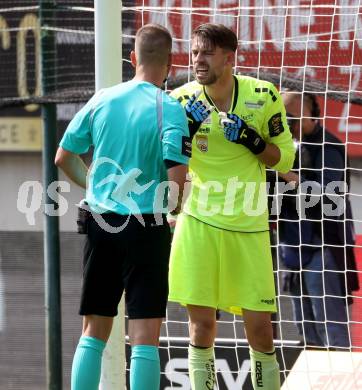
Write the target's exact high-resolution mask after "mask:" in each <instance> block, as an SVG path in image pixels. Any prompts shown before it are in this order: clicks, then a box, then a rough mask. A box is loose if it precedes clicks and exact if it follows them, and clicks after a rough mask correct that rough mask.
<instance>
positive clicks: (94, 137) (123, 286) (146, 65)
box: [55, 25, 190, 390]
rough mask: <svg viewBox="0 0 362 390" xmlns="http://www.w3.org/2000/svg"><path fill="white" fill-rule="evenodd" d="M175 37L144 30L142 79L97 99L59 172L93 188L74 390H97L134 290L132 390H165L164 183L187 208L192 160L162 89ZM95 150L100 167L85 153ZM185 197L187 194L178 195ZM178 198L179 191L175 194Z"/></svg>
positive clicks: (65, 145) (137, 60) (139, 49)
mask: <svg viewBox="0 0 362 390" xmlns="http://www.w3.org/2000/svg"><path fill="white" fill-rule="evenodd" d="M171 46H172V40H171V35H170V33H169V31H168V30H167V29H165V28H164V27H162V26H159V25H146V26H144V27H142V28H141V29H140V30H138V32H137V35H136V42H135V51H133V52H132V53H131V62H132V64H133V66H134V67H135V69H136V75H135V77H134V78H133V79H132V80H131V81H128V82H125V83H122V84H119V85H116V86H114V87H111V88H107V89H103V90H100V91H99V92H97V93H96V94H95V95H94V96H93V98H92V99H91V100H90V101H89V102H88V103H87V104H86V105H85V106H84V107H83V109H81V110H80V111H79V112H78V113H77V114H76V115H75V117H74V118H73V120H72V121H71V122H70V124H69V126H68V128H67V130H66V132H65V134H64V137H63V139H62V140H61V142H60V146H59V149H58V152H57V155H56V159H55V163H56V165H57V166H58V167H60V168H61V169H62V170H63V171H64V172H65V174H66V175H67V176H68V177H69V178H70V179H71V180H72V181H74V182H75V183H76V184H78V185H80V186H81V187H83V188H86V202H87V203H88V206H89V208H90V212H89V213H88V218H87V221H86V223H85V226H84V227H85V230H86V233H87V236H86V245H85V249H84V269H83V287H82V296H81V302H80V309H79V313H80V315H82V316H83V331H82V336H81V338H80V340H79V344H78V346H77V349H76V352H75V355H74V359H73V366H72V387H71V388H72V390H93V389H94V390H97V389H98V385H99V380H100V373H101V361H102V353H103V350H104V348H105V345H106V342H107V340H108V337H109V335H110V333H111V329H112V324H113V317H114V316H116V315H117V306H118V304H119V301H120V299H121V296H122V294H123V292H124V291H125V301H126V307H127V312H128V318H129V324H128V335H129V339H130V343H131V346H132V356H131V367H130V385H131V389H132V390H145V389H147V390H156V389H157V390H158V389H159V386H160V361H159V354H158V342H159V334H160V327H161V323H162V318H163V317H165V315H166V303H167V294H168V281H167V280H168V261H169V252H170V229H169V226H168V224H167V221H166V215H165V214H166V212H167V210H166V208H165V207H164V204H165V201H167V194H166V195H165V192H166V191H165V185H164V182H165V181H167V180H169V181H173V182H175V183H176V184H178V187H179V189H180V191H179V192H178V193H177V194H176V195H175V199H174V206H175V207H178V204H179V200H180V199H181V197H182V191H183V187H184V183H185V178H186V172H187V164H188V159H189V157H190V144H189V142H188V141H189V138H188V137H189V130H188V125H187V119H186V115H185V112H184V110H183V108H182V107H181V105H180V104H179V103H178V102H177V101H176V100H175V99H173V98H171V97H169V96H168V95H167V94H165V93H164V92H163V91H161V89H160V87H161V86H162V84H163V81H164V80H165V78H166V77H167V74H168V71H169V69H170V64H171ZM90 146H93V147H94V152H93V160H92V165H91V166H90V167H87V166H86V165H85V164H84V162H83V160H82V159H81V158H80V157H79V155H80V154H82V153H86V152H87V151H88V150H89V148H90ZM176 192H177V191H176ZM170 195H171V191H170Z"/></svg>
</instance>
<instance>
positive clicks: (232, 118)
mask: <svg viewBox="0 0 362 390" xmlns="http://www.w3.org/2000/svg"><path fill="white" fill-rule="evenodd" d="M219 117H220V122H221V124H222V125H223V130H224V136H225V138H226V139H227V140H228V141H230V142H234V143H236V144H241V145H244V146H245V147H247V148H248V149H249V150H250V151H251V152H252V153H254V154H260V153H261V152H263V151H264V149H265V148H266V143H265V141H264V140H263V138H261V137H260V135H259V134H258V133H257V132H256V131H255V130H253V129H251V128H250V127H248V125H247V124H246V123H245V122H244V121H243V120H242V119H241V118H239V117H238V116H237V115H235V114H225V113H224V112H220V113H219Z"/></svg>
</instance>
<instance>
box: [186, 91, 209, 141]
mask: <svg viewBox="0 0 362 390" xmlns="http://www.w3.org/2000/svg"><path fill="white" fill-rule="evenodd" d="M201 92H202V91H201V90H200V91H197V92H196V93H194V94H193V95H192V96H191V98H190V99H189V100H188V102H187V103H186V105H185V111H186V116H187V120H188V123H189V132H190V137H191V138H192V137H193V136H194V135H195V134H196V132H197V130H198V129H199V128H200V126H201V124H202V122H203V121H204V120H205V119H206V118H207V117H208V116H209V115H210V114H211V112H212V111H213V110H214V109H215V107H213V106H210V104H209V103H208V102H207V100H206V99H205V100H197V98H198V97H199V96H200V95H201Z"/></svg>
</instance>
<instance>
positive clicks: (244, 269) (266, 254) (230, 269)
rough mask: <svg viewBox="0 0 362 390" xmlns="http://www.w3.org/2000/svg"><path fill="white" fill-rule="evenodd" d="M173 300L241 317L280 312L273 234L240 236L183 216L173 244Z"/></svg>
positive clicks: (178, 222) (246, 234)
mask: <svg viewBox="0 0 362 390" xmlns="http://www.w3.org/2000/svg"><path fill="white" fill-rule="evenodd" d="M169 282H170V286H169V288H170V291H169V298H168V299H169V301H172V302H179V303H181V304H182V305H188V304H189V305H198V306H207V307H212V308H215V309H221V310H224V311H227V312H230V313H233V314H239V315H242V309H243V308H244V309H248V310H255V311H267V312H276V299H275V286H274V276H273V264H272V257H271V249H270V238H269V232H268V231H266V232H256V233H241V232H233V231H228V230H223V229H219V228H216V227H213V226H210V225H207V224H205V223H203V222H201V221H199V220H197V219H196V218H194V217H191V216H187V215H185V214H182V215H180V216H179V218H178V221H177V224H176V229H175V233H174V237H173V242H172V249H171V259H170V273H169Z"/></svg>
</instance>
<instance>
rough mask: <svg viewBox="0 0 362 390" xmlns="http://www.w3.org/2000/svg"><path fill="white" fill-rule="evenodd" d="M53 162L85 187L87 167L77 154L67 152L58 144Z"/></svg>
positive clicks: (75, 181) (70, 177)
mask: <svg viewBox="0 0 362 390" xmlns="http://www.w3.org/2000/svg"><path fill="white" fill-rule="evenodd" d="M54 162H55V165H56V166H57V167H59V168H60V169H61V170H62V171H63V172H64V173H65V174H66V175H67V176H68V177H69V179H71V180H72V181H73V182H74V183H76V184H78V185H79V186H80V187H82V188H86V185H87V173H88V167H87V166H86V165H85V163H84V161H83V160H82V159H81V158H80V156H79V155H78V154H75V153H72V152H69V151H68V150H65V149H63V148H62V147H61V146H60V147H59V148H58V150H57V154H56V156H55V161H54Z"/></svg>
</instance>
